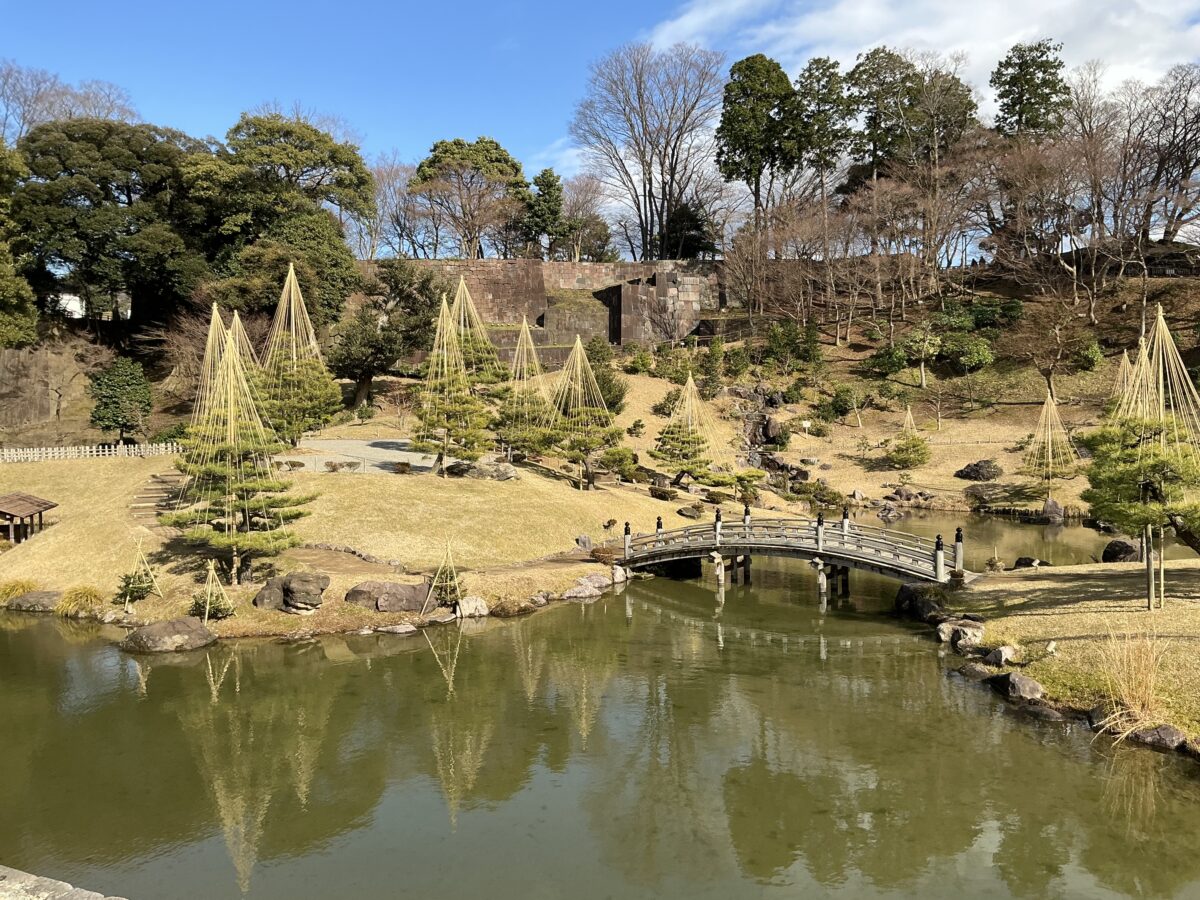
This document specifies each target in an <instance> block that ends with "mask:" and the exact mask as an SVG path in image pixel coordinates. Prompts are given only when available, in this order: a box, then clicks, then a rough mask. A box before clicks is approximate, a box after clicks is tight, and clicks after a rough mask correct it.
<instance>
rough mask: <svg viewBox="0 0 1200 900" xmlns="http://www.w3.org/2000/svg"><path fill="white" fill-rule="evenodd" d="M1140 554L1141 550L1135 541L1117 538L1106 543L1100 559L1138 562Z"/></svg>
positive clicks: (1115, 561)
mask: <svg viewBox="0 0 1200 900" xmlns="http://www.w3.org/2000/svg"><path fill="white" fill-rule="evenodd" d="M1140 555H1141V550H1140V549H1139V548H1138V545H1137V544H1135V543H1134V542H1133V541H1127V540H1125V538H1115V539H1114V540H1111V541H1109V542H1108V543H1107V544H1105V546H1104V553H1102V554H1101V556H1100V561H1101V562H1106V563H1123V562H1137V558H1138V557H1139V556H1140Z"/></svg>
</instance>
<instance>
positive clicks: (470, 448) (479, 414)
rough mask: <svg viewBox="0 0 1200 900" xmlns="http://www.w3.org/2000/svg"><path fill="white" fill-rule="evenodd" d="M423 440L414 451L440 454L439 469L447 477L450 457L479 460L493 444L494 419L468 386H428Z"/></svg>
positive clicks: (421, 414) (422, 413) (423, 409)
mask: <svg viewBox="0 0 1200 900" xmlns="http://www.w3.org/2000/svg"><path fill="white" fill-rule="evenodd" d="M417 417H418V418H419V419H420V421H421V437H420V439H419V440H417V441H415V442H414V443H413V448H414V449H416V450H419V451H421V452H424V453H435V452H436V453H437V462H436V464H435V468H438V469H440V470H441V471H442V473H443V474H445V471H444V468H443V466H444V464H445V461H446V457H447V456H449V455H451V454H452V455H454V456H456V457H458V458H459V459H466V460H472V459H479V457H480V455H481V454H482V453H483V451H484V449H485V448H486V447H487V445H488V442H489V440H490V439H489V437H488V432H487V428H488V425H489V424H490V419H491V415H490V414H489V413H488V409H487V407H486V406H485V405H484V403H483V401H482V400H480V399H479V398H478V397H476V396H475V395H474V394H472V393H471V389H470V388H469V387H468V386H467V385H466V384H459V383H455V382H447V383H445V384H442V385H440V386H434V387H430V386H427V388H426V392H425V396H424V398H423V402H422V404H421V408H420V409H419V410H418V411H417Z"/></svg>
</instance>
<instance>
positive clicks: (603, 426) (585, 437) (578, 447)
mask: <svg viewBox="0 0 1200 900" xmlns="http://www.w3.org/2000/svg"><path fill="white" fill-rule="evenodd" d="M554 435H555V437H554V438H553V440H554V443H555V445H556V446H557V447H558V448H559V450H560V451H561V452H562V454H563V456H564V457H566V458H567V459H568V460H570V461H571V462H577V463H579V464H580V465H581V466H582V467H583V482H584V486H585V487H588V488H590V487H592V486H593V485H594V484H595V480H596V473H595V457H596V454H597V453H600V452H601V451H604V450H611V449H612V448H614V447H616V446H617V445H618V444H620V443H621V436H622V432H621V429H620V428H614V427H613V425H612V415H611V414H609V413H608V412H606V411H605V410H602V409H599V408H589V407H580V408H578V409H574V410H572V411H571V412H569V413H567V414H566V415H564V416H562V417H561V418H560V419H559V420H558V424H557V426H556V427H555V430H554Z"/></svg>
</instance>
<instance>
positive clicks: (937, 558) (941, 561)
mask: <svg viewBox="0 0 1200 900" xmlns="http://www.w3.org/2000/svg"><path fill="white" fill-rule="evenodd" d="M933 575H934V578H936V579H937V580H938V581H939V582H942V581H945V580H946V545H945V543H944V542H943V541H942V536H941V535H940V534H939V535H938V536H937V541H935V542H934V545H933Z"/></svg>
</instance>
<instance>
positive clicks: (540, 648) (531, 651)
mask: <svg viewBox="0 0 1200 900" xmlns="http://www.w3.org/2000/svg"><path fill="white" fill-rule="evenodd" d="M534 627H535V626H534V623H532V622H520V623H516V624H514V625H512V626H510V627H509V633H510V634H511V635H512V646H513V655H514V656H515V657H516V662H517V675H518V676H520V679H521V687H522V689H523V690H524V691H525V702H526V703H533V700H534V698H535V697H536V696H537V693H538V687H539V686H540V685H541V683H542V671H543V670H544V669H545V668H546V638H545V635H544V634H534V633H533V632H534Z"/></svg>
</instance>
